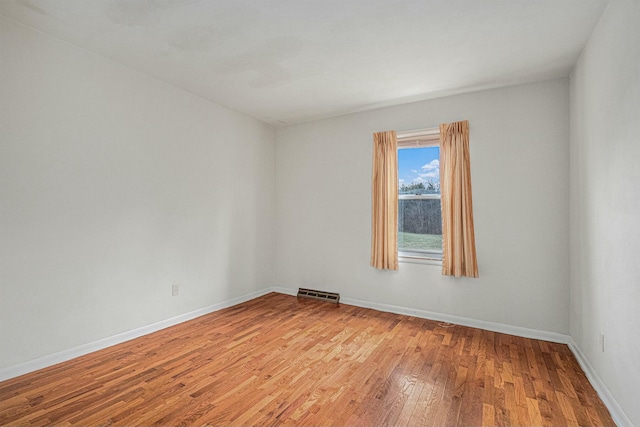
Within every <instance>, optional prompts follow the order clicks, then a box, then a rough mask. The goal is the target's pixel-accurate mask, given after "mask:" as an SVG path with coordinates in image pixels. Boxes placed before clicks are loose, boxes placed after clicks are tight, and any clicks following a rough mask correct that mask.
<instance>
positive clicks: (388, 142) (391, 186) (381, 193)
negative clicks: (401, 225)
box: [371, 131, 398, 270]
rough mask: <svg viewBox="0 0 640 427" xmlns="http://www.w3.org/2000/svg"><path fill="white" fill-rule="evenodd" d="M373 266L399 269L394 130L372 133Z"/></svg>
mask: <svg viewBox="0 0 640 427" xmlns="http://www.w3.org/2000/svg"><path fill="white" fill-rule="evenodd" d="M372 169H373V172H372V175H373V176H372V189H371V190H372V191H371V206H372V209H371V265H372V266H373V267H375V268H378V269H382V270H397V269H398V142H397V138H396V132H395V131H387V132H377V133H374V134H373V168H372Z"/></svg>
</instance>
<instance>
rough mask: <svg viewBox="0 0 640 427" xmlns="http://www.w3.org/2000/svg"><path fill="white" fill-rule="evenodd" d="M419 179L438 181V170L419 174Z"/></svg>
mask: <svg viewBox="0 0 640 427" xmlns="http://www.w3.org/2000/svg"><path fill="white" fill-rule="evenodd" d="M420 177H422V178H438V179H440V169H436V170H434V171H431V172H427V173H421V174H420Z"/></svg>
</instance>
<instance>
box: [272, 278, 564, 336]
mask: <svg viewBox="0 0 640 427" xmlns="http://www.w3.org/2000/svg"><path fill="white" fill-rule="evenodd" d="M270 290H271V291H273V292H279V293H281V294H287V295H297V290H293V289H289V288H282V287H278V286H274V287H272V288H271V289H270ZM340 302H341V303H344V304H347V305H355V306H357V307H363V308H371V309H374V310H379V311H386V312H388V313H396V314H404V315H407V316H414V317H420V318H422V319H430V320H437V321H439V322H447V323H455V324H456V325H463V326H469V327H472V328H478V329H485V330H487V331H493V332H501V333H503V334H509V335H516V336H519V337H525V338H533V339H537V340H543V341H551V342H557V343H562V344H568V343H569V342H570V340H571V337H570V336H569V335H563V334H559V333H556V332H547V331H540V330H537V329H529V328H524V327H521V326H511V325H504V324H502V323H494V322H487V321H484V320H476V319H471V318H468V317H461V316H454V315H451V314H443V313H436V312H433V311H426V310H418V309H414V308H406V307H400V306H397V305H390V304H382V303H377V302H371V301H363V300H359V299H355V298H340Z"/></svg>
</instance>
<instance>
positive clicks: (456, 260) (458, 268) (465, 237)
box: [440, 120, 478, 277]
mask: <svg viewBox="0 0 640 427" xmlns="http://www.w3.org/2000/svg"><path fill="white" fill-rule="evenodd" d="M440 191H441V194H442V274H443V275H445V276H455V277H460V276H466V277H478V262H477V260H476V243H475V237H474V231H473V206H472V203H471V164H470V157H469V122H468V121H466V120H465V121H462V122H456V123H448V124H441V125H440Z"/></svg>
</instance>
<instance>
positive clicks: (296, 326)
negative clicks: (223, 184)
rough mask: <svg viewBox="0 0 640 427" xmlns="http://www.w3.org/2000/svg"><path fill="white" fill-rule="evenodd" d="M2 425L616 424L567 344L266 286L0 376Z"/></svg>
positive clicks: (0, 420) (0, 415) (0, 421)
mask: <svg viewBox="0 0 640 427" xmlns="http://www.w3.org/2000/svg"><path fill="white" fill-rule="evenodd" d="M0 425H42V426H45V425H46V426H50V425H83V426H89V425H119V426H133V425H146V426H150V425H162V426H176V425H181V426H182V425H184V426H186V425H189V426H191V425H194V426H195V425H198V426H200V425H225V426H226V425H243V426H246V425H265V426H266V425H314V426H315V425H318V426H320V425H336V426H342V425H349V426H351V425H368V426H385V425H403V426H404V425H412V426H418V425H419V426H422V425H436V426H445V425H446V426H453V425H460V426H475V425H486V426H492V425H496V426H503V425H544V426H562V425H583V426H584V425H594V426H595V425H598V426H600V425H614V423H613V420H612V419H611V417H610V415H609V412H608V411H607V409H606V408H605V406H604V405H603V403H602V402H601V401H600V399H599V398H598V397H597V395H596V393H595V391H594V390H593V388H592V387H591V385H590V384H589V382H588V381H587V379H586V377H585V375H584V373H583V372H582V370H581V369H580V367H579V365H578V363H577V362H576V360H575V358H574V356H573V354H572V353H571V351H570V350H569V348H568V347H567V346H566V345H562V344H555V343H549V342H544V341H537V340H531V339H526V338H519V337H515V336H511V335H505V334H499V333H494V332H488V331H484V330H481V329H474V328H468V327H463V326H455V325H449V324H441V323H439V322H435V321H431V320H425V319H420V318H415V317H409V316H402V315H396V314H391V313H383V312H378V311H375V310H369V309H364V308H358V307H354V306H349V305H344V304H341V305H339V306H337V305H335V304H331V303H326V302H320V301H314V300H304V299H300V300H298V299H296V298H295V297H292V296H287V295H281V294H274V293H272V294H268V295H265V296H263V297H260V298H257V299H254V300H252V301H249V302H246V303H243V304H240V305H237V306H234V307H231V308H228V309H225V310H221V311H218V312H215V313H212V314H209V315H206V316H202V317H199V318H197V319H194V320H192V321H189V322H185V323H182V324H180V325H177V326H174V327H171V328H168V329H164V330H162V331H159V332H156V333H154V334H151V335H147V336H144V337H141V338H138V339H135V340H132V341H129V342H126V343H123V344H120V345H117V346H114V347H110V348H107V349H105V350H101V351H98V352H95V353H92V354H89V355H86V356H83V357H80V358H77V359H74V360H71V361H68V362H65V363H62V364H59V365H55V366H52V367H50V368H46V369H42V370H40V371H37V372H33V373H30V374H27V375H24V376H21V377H18V378H14V379H11V380H8V381H4V382H0Z"/></svg>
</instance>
